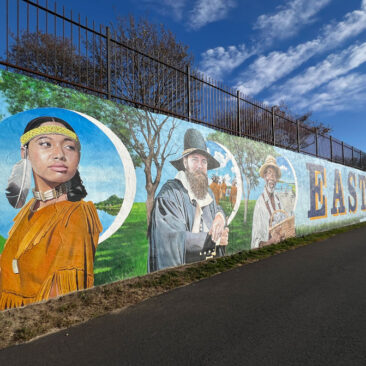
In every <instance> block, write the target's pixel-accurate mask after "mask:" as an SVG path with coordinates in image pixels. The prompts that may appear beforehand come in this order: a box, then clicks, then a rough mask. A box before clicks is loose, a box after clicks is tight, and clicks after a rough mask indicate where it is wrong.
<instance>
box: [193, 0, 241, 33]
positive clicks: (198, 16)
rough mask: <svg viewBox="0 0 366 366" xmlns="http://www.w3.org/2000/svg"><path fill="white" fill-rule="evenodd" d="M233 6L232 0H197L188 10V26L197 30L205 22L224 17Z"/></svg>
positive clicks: (234, 4)
mask: <svg viewBox="0 0 366 366" xmlns="http://www.w3.org/2000/svg"><path fill="white" fill-rule="evenodd" d="M235 6H236V3H235V1H234V0H197V1H196V4H195V6H194V8H193V9H192V10H191V12H190V18H189V21H190V27H191V28H192V29H195V30H197V29H199V28H202V27H203V26H205V25H206V24H209V23H213V22H216V21H217V20H221V19H224V18H226V16H227V15H228V12H229V10H230V9H231V8H234V7H235Z"/></svg>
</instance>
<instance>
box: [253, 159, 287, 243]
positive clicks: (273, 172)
mask: <svg viewBox="0 0 366 366" xmlns="http://www.w3.org/2000/svg"><path fill="white" fill-rule="evenodd" d="M259 175H260V176H261V177H262V178H263V179H264V181H265V187H264V190H263V193H262V194H261V195H260V196H259V198H258V199H257V202H256V203H255V207H254V214H253V226H252V244H251V248H252V249H253V248H260V247H264V246H266V245H271V244H274V243H277V242H279V241H280V240H281V237H280V235H278V232H277V231H273V232H272V231H271V228H272V227H273V226H274V225H276V224H278V223H280V222H282V221H283V220H284V219H286V217H287V216H288V215H287V214H286V212H285V211H284V210H283V204H282V203H281V200H280V198H279V196H278V195H277V194H276V192H275V188H276V184H277V182H278V180H279V179H280V177H281V169H280V167H279V166H278V165H277V162H276V159H275V158H274V157H273V156H271V155H268V156H267V158H266V161H265V162H264V164H263V165H262V166H261V168H260V170H259Z"/></svg>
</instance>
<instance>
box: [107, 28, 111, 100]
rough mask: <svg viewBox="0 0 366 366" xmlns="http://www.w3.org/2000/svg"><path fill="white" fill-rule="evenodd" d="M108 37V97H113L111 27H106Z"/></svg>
mask: <svg viewBox="0 0 366 366" xmlns="http://www.w3.org/2000/svg"><path fill="white" fill-rule="evenodd" d="M106 37H107V40H106V41H107V94H108V95H107V97H108V99H111V33H110V30H109V27H106Z"/></svg>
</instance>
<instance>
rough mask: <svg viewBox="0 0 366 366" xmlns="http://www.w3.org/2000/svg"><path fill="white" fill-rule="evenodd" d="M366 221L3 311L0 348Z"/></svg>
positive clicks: (362, 225) (0, 322) (0, 319)
mask: <svg viewBox="0 0 366 366" xmlns="http://www.w3.org/2000/svg"><path fill="white" fill-rule="evenodd" d="M365 226H366V222H364V223H359V224H355V225H351V226H345V227H341V228H337V229H333V230H330V231H325V232H320V233H314V234H310V235H307V236H304V237H295V238H291V239H287V240H285V241H283V242H281V243H278V244H275V245H271V246H268V247H265V248H260V249H256V250H250V251H242V252H239V253H236V254H233V255H230V256H226V257H221V258H216V259H210V260H208V261H205V262H199V263H194V264H190V265H185V266H181V267H177V268H172V269H167V270H163V271H159V272H155V273H150V274H148V275H146V276H143V277H136V278H132V279H128V280H123V281H118V282H113V283H109V284H107V285H102V286H97V287H94V288H92V289H88V290H84V291H79V292H73V293H71V294H68V295H65V296H61V297H59V298H56V299H52V300H48V301H45V302H41V303H38V304H33V305H28V306H26V307H24V308H18V309H10V310H6V311H3V312H1V313H0V349H1V348H5V347H9V346H11V345H15V344H19V343H24V342H27V341H29V340H31V339H33V338H36V337H39V336H42V335H45V334H49V333H52V332H55V331H58V330H61V329H64V328H68V327H70V326H72V325H76V324H79V323H82V322H85V321H88V320H90V319H93V318H95V317H98V316H101V315H104V314H107V313H111V312H115V311H120V310H121V309H124V308H126V307H127V306H130V305H134V304H137V303H139V302H141V301H144V300H146V299H148V298H150V297H152V296H156V295H159V294H162V293H164V292H166V291H169V290H171V289H174V288H177V287H181V286H185V285H188V284H190V283H193V282H196V281H199V280H202V279H204V278H208V277H211V276H213V275H215V274H217V273H221V272H224V271H227V270H230V269H233V268H235V267H237V266H241V265H244V264H247V263H252V262H256V261H258V260H261V259H264V258H268V257H270V256H272V255H275V254H278V253H282V252H285V251H288V250H291V249H295V248H297V247H300V246H304V245H307V244H310V243H314V242H317V241H323V240H325V239H328V238H330V237H332V236H334V235H337V234H341V233H344V232H347V231H350V230H354V229H358V228H361V227H365Z"/></svg>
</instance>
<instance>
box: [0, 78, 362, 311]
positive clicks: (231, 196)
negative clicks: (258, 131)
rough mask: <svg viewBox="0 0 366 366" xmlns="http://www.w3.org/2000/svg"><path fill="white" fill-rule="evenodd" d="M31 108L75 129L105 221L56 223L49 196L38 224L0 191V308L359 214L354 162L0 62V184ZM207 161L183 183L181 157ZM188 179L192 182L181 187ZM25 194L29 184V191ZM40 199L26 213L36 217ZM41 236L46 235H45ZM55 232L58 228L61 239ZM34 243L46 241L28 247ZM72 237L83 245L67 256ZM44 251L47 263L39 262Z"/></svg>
mask: <svg viewBox="0 0 366 366" xmlns="http://www.w3.org/2000/svg"><path fill="white" fill-rule="evenodd" d="M40 116H51V117H57V118H61V119H62V120H65V121H67V122H68V123H69V124H70V125H71V126H72V127H73V129H74V130H75V132H76V134H77V136H78V138H79V141H80V144H81V159H80V163H79V167H78V170H79V172H80V176H81V179H82V180H83V183H84V186H85V188H86V190H87V192H88V195H87V196H86V198H85V201H91V202H93V204H94V206H95V207H96V210H97V211H96V212H97V214H98V216H99V220H100V222H101V224H102V226H103V229H102V230H101V232H100V235H99V239H97V240H98V241H99V242H98V245H97V243H96V240H95V238H96V237H98V234H99V231H98V230H97V224H96V223H97V221H98V219H97V218H96V217H94V218H93V219H92V223H93V225H91V224H90V222H91V221H90V220H91V219H90V216H88V215H87V216H85V217H86V219H85V220H86V221H85V220H84V219H83V217H84V216H82V219H80V218H78V219H76V216H75V217H74V216H73V215H75V214H73V213H69V214H68V215H69V216H68V217H69V221H68V223H67V224H65V217H64V216H63V217H59V216H57V212H59V209H58V207H59V206H60V205H59V203H55V204H53V206H52V207H53V208H54V211H52V212H51V213H50V214H49V215H50V216H49V218H48V220H46V222H47V225H48V226H47V225H46V226H47V227H46V226H37V224H36V223H35V224H34V225H33V224H32V225H33V226H32V225H31V226H30V227H29V228H28V229H24V225H25V223H24V225H23V222H22V223H21V224H19V222H17V221H15V223H14V221H13V219H14V217H15V216H16V215H17V214H18V213H19V212H21V213H22V215H23V216H24V215H29V213H30V210H29V207H27V206H26V204H25V205H24V206H23V208H22V209H15V208H13V207H12V206H11V205H10V204H9V202H8V200H7V198H6V196H5V194H3V195H1V196H0V209H1V219H0V251H1V252H3V254H2V257H1V260H0V266H1V273H0V276H1V286H2V287H1V289H2V294H1V298H0V306H1V307H2V308H7V307H12V306H19V305H24V304H27V303H30V302H34V301H40V300H43V299H47V298H49V297H52V296H56V295H60V294H63V293H66V292H69V291H73V290H78V289H82V288H85V287H90V286H92V285H93V281H94V285H100V284H103V283H107V282H111V281H115V280H119V279H124V278H129V277H134V276H139V275H143V274H146V273H147V272H148V271H149V270H157V269H160V268H165V267H169V266H175V265H179V264H184V263H187V262H191V261H195V260H205V259H206V258H210V257H212V256H215V255H224V254H231V253H235V252H238V251H241V250H248V249H251V248H256V247H258V246H263V245H268V244H271V243H273V242H276V241H278V240H281V239H284V238H286V237H289V236H293V235H304V234H308V233H311V232H315V231H320V230H326V229H330V228H333V227H338V226H342V225H348V224H352V223H356V222H360V221H363V220H364V219H365V216H366V215H365V212H366V197H365V189H366V174H365V173H364V172H362V171H359V170H356V169H352V168H349V167H345V166H342V165H339V164H335V163H331V162H328V161H325V160H322V159H317V158H314V157H309V156H306V155H302V154H298V153H295V152H292V151H288V150H284V149H281V148H277V147H273V146H269V145H266V144H264V143H260V142H255V141H252V140H249V139H245V138H239V137H235V136H230V135H227V134H224V133H221V132H217V131H215V130H212V129H209V128H206V127H204V126H200V125H197V124H192V123H189V122H186V121H182V120H178V119H176V118H172V117H167V116H164V115H160V114H155V113H150V112H145V111H142V110H139V109H134V108H131V107H122V106H117V105H116V104H114V103H113V102H110V101H106V100H102V99H99V98H96V97H94V96H90V95H86V94H83V93H80V92H77V91H74V90H70V89H66V88H61V87H58V86H55V85H53V84H51V83H46V82H43V81H38V80H35V79H32V78H29V77H26V76H21V75H18V74H14V73H10V72H5V71H1V73H0V117H1V119H2V122H1V123H0V168H1V171H2V172H3V173H2V174H1V176H0V190H1V191H2V192H4V191H5V190H6V188H7V185H8V178H9V177H10V175H11V172H12V168H13V166H14V164H16V163H17V162H18V161H19V160H20V158H21V154H20V141H19V139H20V137H21V136H22V134H23V130H24V128H25V126H26V125H27V123H28V122H29V121H30V120H32V119H34V118H36V117H40ZM187 131H188V132H187ZM200 138H202V140H201V141H199V140H200ZM202 143H204V144H206V148H205V150H206V152H202V146H203V145H202ZM200 144H201V146H199V145H200ZM197 149H201V150H197ZM192 152H193V153H196V154H197V155H198V157H197V156H196V160H192V157H194V156H193V155H192ZM190 153H191V154H190ZM183 156H190V159H191V160H189V161H188V160H184V159H182V157H183ZM188 159H189V158H188ZM197 159H198V160H199V161H198V162H197ZM184 161H185V162H184ZM171 162H173V164H172V163H171ZM206 162H207V163H208V166H207V178H205V177H204V176H203V178H200V179H201V180H199V179H198V180H196V181H192V179H193V180H194V179H195V178H194V176H193V178H189V179H191V181H187V182H185V179H187V175H186V173H185V171H184V170H180V169H181V168H182V167H184V164H186V166H187V164H188V169H189V170H190V171H191V172H195V169H201V170H203V171H205V170H206V168H205V167H202V166H203V165H204V164H205V163H206ZM189 164H190V165H189ZM195 164H196V165H195ZM215 164H216V165H217V167H216V166H215ZM197 167H198V168H197ZM266 168H271V169H266ZM33 169H34V167H33ZM271 171H272V172H274V173H275V174H274V175H273V176H271ZM224 179H225V182H224ZM168 181H169V183H167V182H168ZM190 182H191V183H190ZM194 182H196V183H194ZM197 182H198V183H197ZM33 186H34V182H32V187H33ZM192 186H194V187H198V188H196V189H193V190H192V192H189V193H188V192H187V190H186V188H187V187H190V188H191V187H192ZM205 186H208V188H205ZM184 187H186V188H184ZM210 187H211V188H210ZM271 190H273V191H274V193H273V195H272V193H271ZM195 192H196V193H195ZM206 192H207V194H206ZM199 194H201V195H202V197H201V198H199V197H198V196H199ZM31 198H32V193H31V191H30V192H29V194H28V197H27V200H26V201H27V202H28V201H29V200H30V199H31ZM197 203H198V206H199V207H197ZM70 205H71V204H70ZM76 206H77V207H79V206H80V205H79V206H78V205H77V204H75V207H76ZM70 207H71V206H70ZM72 207H74V206H72ZM88 207H91V206H88ZM49 209H50V208H49ZM42 210H43V209H41V210H39V211H37V212H36V213H31V215H30V216H29V217H28V220H35V219H36V218H37V217H38V216H42ZM75 210H76V209H75ZM43 212H45V211H43ZM55 212H56V213H55ZM73 212H74V211H73ZM75 212H76V211H75ZM37 215H38V216H37ZM52 215H53V216H52ZM55 215H56V216H55ZM19 216H21V215H18V219H19ZM150 217H151V219H150ZM52 218H53V219H54V223H53V224H52V225H54V226H52V225H51V224H50V221H52V220H51V219H52ZM73 220H74V221H77V220H79V221H77V222H74V221H73ZM82 220H84V221H85V222H87V223H88V225H89V226H88V228H87V229H86V231H87V234H86V235H84V236H82V235H81V233H80V232H81V231H82V230H84V229H80V230H77V229H75V228H74V229H73V231H70V230H71V229H68V227H69V226H70V225H71V224H69V223H70V222H71V223H73V222H74V224H75V225H76V226H75V225H74V226H75V227H76V228H77V227H78V225H79V223H80V225H81V221H82ZM88 220H89V221H88ZM30 222H31V221H30ZM84 224H85V223H84ZM149 224H150V226H149ZM50 225H51V226H50ZM62 225H64V226H62ZM68 225H69V226H68ZM85 225H86V224H85ZM85 225H84V226H85ZM61 226H62V227H63V229H62V230H61V229H60V227H61ZM80 227H81V226H80ZM12 228H13V229H12ZM10 230H12V231H11V235H13V240H10V239H11V238H10V236H11V235H10V236H9V231H10ZM22 230H23V231H22ZM52 230H54V231H52ZM57 230H59V231H60V230H61V231H60V234H58V239H57V238H56V234H54V232H58V231H57ZM79 231H80V232H79ZM96 232H97V234H96ZM207 232H209V233H210V234H212V235H208V234H207ZM147 233H148V235H147ZM16 235H18V237H17V238H18V239H17V240H14V238H15V236H16ZM19 235H20V236H21V238H20V239H19ZM37 235H38V236H37ZM93 235H94V236H93ZM95 235H96V236H95ZM23 237H24V240H23ZM36 237H37V238H38V239H36ZM46 237H47V238H48V239H47V240H48V242H47V243H45V242H43V241H42V240H45V239H44V238H46ZM60 237H62V238H64V237H67V238H68V240H67V241H68V244H65V243H64V242H65V240H66V239H62V240H59V238H60ZM219 238H220V239H219ZM213 239H219V240H213ZM7 240H8V242H7V243H6V241H7ZM57 240H59V241H58V242H57ZM69 241H70V242H69ZM56 242H57V244H55V243H56ZM81 242H82V243H83V244H82V245H81V244H80V243H81ZM70 243H72V244H70ZM220 244H221V245H220ZM222 244H227V245H222ZM21 245H23V249H22V250H20V249H19V247H20V246H21ZM41 245H43V246H44V249H42V250H43V252H42V253H41V254H40V253H38V254H37V252H36V251H37V250H40V246H41ZM52 245H53V246H56V247H55V248H53V246H52ZM66 245H69V247H68V248H69V249H67V250H66V249H65V247H64V246H66ZM78 245H79V246H80V248H81V247H82V248H83V249H80V251H79V252H77V251H76V252H75V253H72V255H71V254H70V251H71V252H72V251H73V248H76V247H78ZM4 246H5V249H4ZM50 248H53V252H52V253H51V249H50ZM70 248H71V249H70ZM49 252H50V253H51V254H49ZM65 253H68V254H65ZM50 255H53V257H52V260H51V259H50V258H51V257H50ZM22 256H23V262H24V263H22ZM14 257H16V261H17V262H16V263H17V266H18V268H17V270H15V269H14V262H13V261H14ZM25 257H26V261H25V259H24V258H25ZM40 258H43V260H42V261H41V260H40ZM75 258H76V259H75ZM80 258H84V261H81V262H82V263H81V262H80ZM48 260H49V261H50V262H52V263H51V264H50V263H48V264H46V262H48ZM93 261H94V264H93ZM57 263H59V264H57ZM80 263H81V264H80ZM83 263H84V264H83ZM85 263H88V265H86V264H85ZM47 266H48V267H47ZM86 267H88V268H86ZM32 273H37V276H36V278H34V276H33V277H32ZM84 280H85V281H84ZM65 281H66V282H65ZM65 283H66V284H65ZM9 294H12V295H11V296H13V297H12V299H13V300H12V301H13V302H11V301H10V300H9V296H10V295H9Z"/></svg>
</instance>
